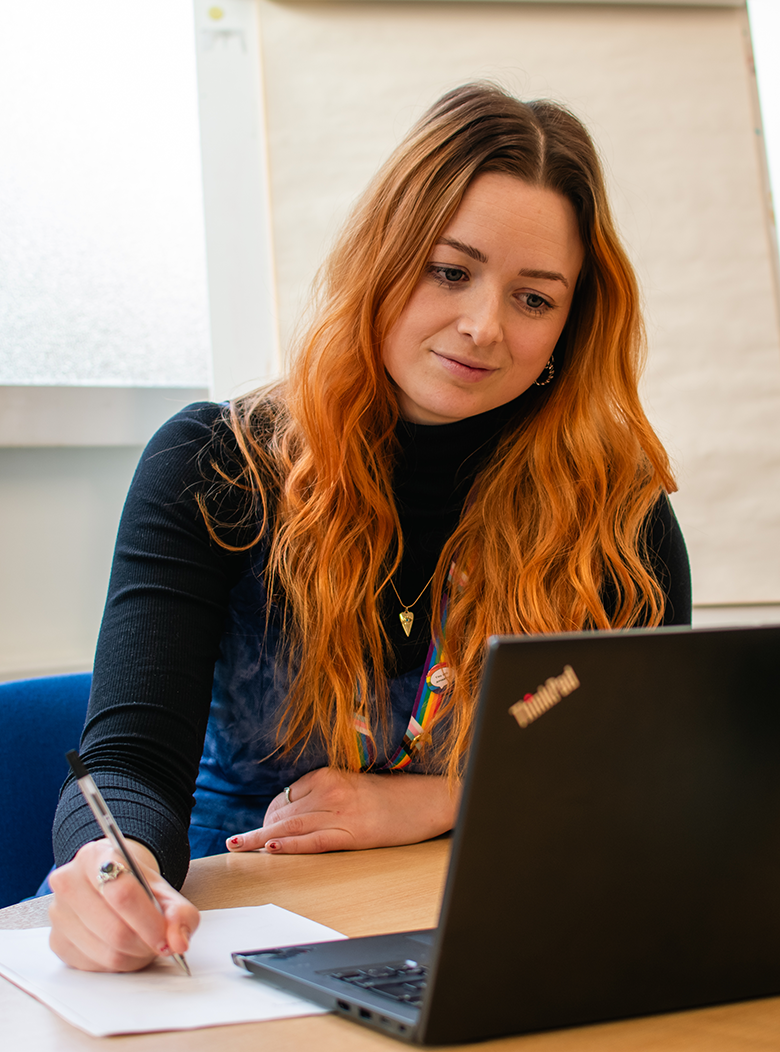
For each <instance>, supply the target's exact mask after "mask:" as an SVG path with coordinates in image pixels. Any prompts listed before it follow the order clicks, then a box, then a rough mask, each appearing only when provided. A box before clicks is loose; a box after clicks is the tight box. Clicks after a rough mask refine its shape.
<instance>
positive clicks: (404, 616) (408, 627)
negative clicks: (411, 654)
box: [398, 610, 414, 636]
mask: <svg viewBox="0 0 780 1052" xmlns="http://www.w3.org/2000/svg"><path fill="white" fill-rule="evenodd" d="M398 616H399V618H400V619H401V627H402V628H403V630H404V632H406V634H407V636H408V635H409V633H410V632H411V631H412V625H413V624H414V614H413V613H412V611H411V610H402V611H401V613H400V614H399V615H398Z"/></svg>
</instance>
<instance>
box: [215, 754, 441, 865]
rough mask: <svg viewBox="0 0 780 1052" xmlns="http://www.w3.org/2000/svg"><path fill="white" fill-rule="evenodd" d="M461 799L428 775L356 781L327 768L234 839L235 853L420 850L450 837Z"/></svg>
mask: <svg viewBox="0 0 780 1052" xmlns="http://www.w3.org/2000/svg"><path fill="white" fill-rule="evenodd" d="M459 800H460V794H459V791H458V789H457V788H453V787H452V786H451V785H450V784H449V783H448V781H447V779H446V778H444V777H442V776H440V775H428V774H403V773H401V772H398V773H396V774H352V773H349V772H345V771H337V770H334V769H332V768H328V767H322V768H320V769H319V770H316V771H310V772H309V773H308V774H305V775H304V776H303V778H299V779H298V781H297V782H293V783H292V785H291V786H290V803H288V802H287V798H286V796H285V794H284V793H280V794H279V795H278V796H277V797H274V799H273V800H272V801H271V803H270V805H269V807H268V811H267V812H266V816H265V822H264V823H263V827H262V829H253V830H251V831H250V832H248V833H243V834H241V835H239V836H234V837H230V839H229V840H228V841H227V846H228V850H230V851H256V850H257V849H258V848H261V847H264V848H265V849H266V851H270V852H273V853H274V854H288V855H302V854H317V853H319V852H322V851H355V850H358V849H360V848H370V847H390V846H392V845H395V844H417V843H419V842H420V841H421V840H429V839H430V838H431V837H434V836H439V834H441V833H446V832H447V831H448V830H449V829H452V827H453V825H454V824H455V818H456V816H457V812H458V803H459Z"/></svg>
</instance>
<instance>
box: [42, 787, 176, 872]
mask: <svg viewBox="0 0 780 1052" xmlns="http://www.w3.org/2000/svg"><path fill="white" fill-rule="evenodd" d="M93 777H94V779H95V782H96V783H97V785H98V788H99V789H100V791H101V793H102V794H103V797H104V799H105V801H106V803H107V804H108V806H109V808H110V809H111V813H112V814H113V816H114V818H115V819H116V822H117V825H118V826H119V828H120V829H121V830H122V832H123V833H124V835H125V836H126V837H132V839H133V840H138V841H140V842H141V843H142V844H145V845H146V847H148V848H149V850H150V851H151V852H152V853H153V854H154V856H155V858H156V859H157V861H158V863H159V865H160V872H161V873H162V875H163V876H164V877H165V879H166V880H167V881H168V883H169V884H171V885H172V886H173V887H174V888H177V889H178V888H180V887H181V886H182V884H183V883H184V878H185V877H186V876H187V869H188V868H189V864H190V847H189V840H188V838H187V826H186V825H184V824H183V823H182V821H181V819H180V818H179V817H178V816H177V815H176V814H175V812H173V811H171V809H170V808H169V807H168V806H166V804H165V801H164V800H162V799H161V797H159V796H158V795H157V794H156V793H155V792H154V790H152V789H150V788H149V787H148V786H145V785H143V784H141V783H139V782H138V781H137V780H135V779H132V778H130V777H129V776H125V775H122V774H121V773H116V772H100V771H98V772H97V773H94V772H93ZM102 835H103V834H102V832H101V830H100V827H99V826H98V824H97V822H96V821H95V819H94V818H93V816H92V812H91V811H90V809H89V807H88V805H87V804H86V802H85V801H84V799H83V797H82V795H81V790H80V789H79V787H78V784H77V782H76V781H75V779H72V780H70V781H69V782H67V783H66V785H65V787H64V789H63V791H62V796H61V797H60V804H59V807H58V809H57V815H56V817H55V820H54V829H53V834H52V839H53V846H54V860H55V862H56V864H57V865H58V866H62V865H64V864H65V863H66V862H70V860H71V859H72V858H73V856H74V855H75V854H76V852H77V851H78V850H79V848H81V847H83V846H84V844H88V843H89V842H90V841H92V840H98V839H100V837H102Z"/></svg>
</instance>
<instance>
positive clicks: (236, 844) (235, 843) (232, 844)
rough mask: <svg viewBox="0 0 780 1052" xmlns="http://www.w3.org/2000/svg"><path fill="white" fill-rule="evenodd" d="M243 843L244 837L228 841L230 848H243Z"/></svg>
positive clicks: (232, 838)
mask: <svg viewBox="0 0 780 1052" xmlns="http://www.w3.org/2000/svg"><path fill="white" fill-rule="evenodd" d="M243 843H244V838H243V837H242V836H232V837H231V838H230V840H228V844H229V846H230V847H241V845H242V844H243Z"/></svg>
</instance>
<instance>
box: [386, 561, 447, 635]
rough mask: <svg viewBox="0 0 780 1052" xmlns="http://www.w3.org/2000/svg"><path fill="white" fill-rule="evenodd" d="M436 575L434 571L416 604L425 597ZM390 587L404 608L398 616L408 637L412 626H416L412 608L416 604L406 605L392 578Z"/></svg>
mask: <svg viewBox="0 0 780 1052" xmlns="http://www.w3.org/2000/svg"><path fill="white" fill-rule="evenodd" d="M435 575H436V571H435V570H434V571H433V573H432V574H431V576H430V577H429V578H428V580H427V581H426V583H425V586H424V588H423V590H422V592H420V594H419V595H418V596H417V598H416V599H415V601H414V603H418V602H419V601H420V600H421V599H422V597H423V595H424V594H425V589H426V588H427V587H428V585H429V584H430V583H431V581H432V580H433V578H434V577H435ZM390 587H391V588H392V589H393V591H394V592H395V594H396V598H397V599H398V602H399V603H400V604H401V606H403V610H402V611H401V613H400V614H399V615H398V617H399V620H400V622H401V627H402V628H403V630H404V632H406V634H407V636H408V635H409V633H410V632H411V631H412V625H413V624H414V614H413V613H412V607H413V606H414V603H409V604H408V605H405V604H404V601H403V599H402V598H401V597H400V595H398V589H397V588H396V586H395V585H394V584H393V580H392V578H391V579H390Z"/></svg>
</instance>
